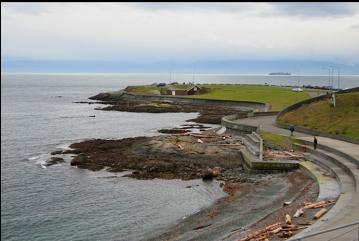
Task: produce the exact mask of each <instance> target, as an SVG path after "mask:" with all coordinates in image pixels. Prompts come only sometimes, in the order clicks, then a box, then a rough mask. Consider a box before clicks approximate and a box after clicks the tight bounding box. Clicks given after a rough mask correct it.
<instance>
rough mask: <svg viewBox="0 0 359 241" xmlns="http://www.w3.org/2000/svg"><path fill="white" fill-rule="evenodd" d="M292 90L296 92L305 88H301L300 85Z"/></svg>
mask: <svg viewBox="0 0 359 241" xmlns="http://www.w3.org/2000/svg"><path fill="white" fill-rule="evenodd" d="M292 91H294V92H303V89H302V88H299V87H295V88H293V89H292Z"/></svg>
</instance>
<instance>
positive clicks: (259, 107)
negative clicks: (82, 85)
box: [122, 91, 269, 111]
mask: <svg viewBox="0 0 359 241" xmlns="http://www.w3.org/2000/svg"><path fill="white" fill-rule="evenodd" d="M122 96H123V97H125V98H126V99H137V100H148V101H168V102H174V103H188V104H208V105H218V106H231V107H235V108H236V109H238V110H247V111H267V110H268V108H269V106H268V105H267V104H265V103H261V102H255V101H232V100H212V99H197V98H187V97H185V98H184V97H176V96H170V95H144V94H134V93H129V92H126V91H124V92H123V94H122Z"/></svg>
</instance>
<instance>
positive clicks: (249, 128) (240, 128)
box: [221, 111, 279, 134]
mask: <svg viewBox="0 0 359 241" xmlns="http://www.w3.org/2000/svg"><path fill="white" fill-rule="evenodd" d="M278 113H279V112H276V111H271V112H269V111H268V112H248V113H238V114H234V115H227V116H224V117H222V120H221V125H222V126H224V127H226V128H227V129H230V130H234V131H236V132H239V133H240V134H245V133H252V132H253V131H254V132H256V131H257V130H258V126H255V125H246V124H240V123H237V122H236V121H235V120H238V119H244V118H247V117H255V116H272V115H276V114H278Z"/></svg>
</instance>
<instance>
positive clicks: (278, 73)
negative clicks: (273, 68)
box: [268, 72, 291, 75]
mask: <svg viewBox="0 0 359 241" xmlns="http://www.w3.org/2000/svg"><path fill="white" fill-rule="evenodd" d="M268 75H291V73H288V72H273V73H269V74H268Z"/></svg>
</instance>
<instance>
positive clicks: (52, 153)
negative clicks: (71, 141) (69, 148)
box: [51, 151, 63, 155]
mask: <svg viewBox="0 0 359 241" xmlns="http://www.w3.org/2000/svg"><path fill="white" fill-rule="evenodd" d="M59 154H63V151H53V152H51V155H59Z"/></svg>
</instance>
